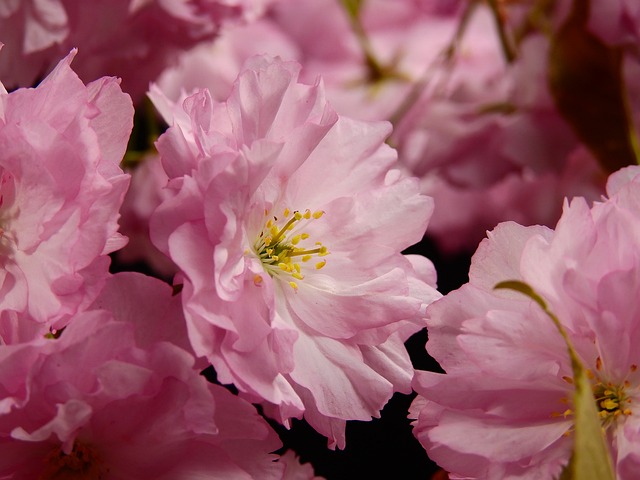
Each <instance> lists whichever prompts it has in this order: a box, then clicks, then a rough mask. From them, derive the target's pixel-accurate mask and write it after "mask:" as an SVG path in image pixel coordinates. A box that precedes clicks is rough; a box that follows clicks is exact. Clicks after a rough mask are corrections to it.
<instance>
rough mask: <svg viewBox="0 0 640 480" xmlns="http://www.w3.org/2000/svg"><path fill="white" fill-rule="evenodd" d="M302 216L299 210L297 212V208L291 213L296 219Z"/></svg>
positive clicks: (300, 218)
mask: <svg viewBox="0 0 640 480" xmlns="http://www.w3.org/2000/svg"><path fill="white" fill-rule="evenodd" d="M302 217H303V215H302V214H301V213H300V212H298V211H297V210H296V211H295V212H294V213H293V218H295V219H296V220H302ZM305 218H306V217H305Z"/></svg>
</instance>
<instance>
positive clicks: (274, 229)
mask: <svg viewBox="0 0 640 480" xmlns="http://www.w3.org/2000/svg"><path fill="white" fill-rule="evenodd" d="M269 231H270V232H271V235H273V236H274V237H277V236H278V233H280V229H279V228H278V226H277V225H272V226H271V227H270V228H269Z"/></svg>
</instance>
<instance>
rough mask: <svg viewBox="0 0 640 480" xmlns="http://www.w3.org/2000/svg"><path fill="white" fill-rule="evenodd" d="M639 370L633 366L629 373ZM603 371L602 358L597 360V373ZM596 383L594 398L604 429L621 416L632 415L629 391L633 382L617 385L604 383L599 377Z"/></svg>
mask: <svg viewBox="0 0 640 480" xmlns="http://www.w3.org/2000/svg"><path fill="white" fill-rule="evenodd" d="M637 369H638V366H637V365H631V366H630V367H629V372H630V373H633V372H635V371H636V370H637ZM601 370H602V360H601V359H600V357H598V358H597V359H596V371H598V372H600V371H601ZM595 380H597V381H595V382H594V384H593V386H592V389H593V396H594V398H595V399H596V406H597V407H598V415H600V418H601V419H602V427H603V428H607V427H608V426H609V425H611V424H612V423H614V422H615V421H616V419H617V418H618V417H620V415H626V416H629V415H631V414H632V412H631V408H629V407H630V406H631V397H630V396H629V395H628V393H627V390H628V389H630V388H631V382H629V381H628V380H625V381H624V382H622V384H619V385H616V384H614V383H612V382H603V381H601V380H600V378H599V377H596V379H595Z"/></svg>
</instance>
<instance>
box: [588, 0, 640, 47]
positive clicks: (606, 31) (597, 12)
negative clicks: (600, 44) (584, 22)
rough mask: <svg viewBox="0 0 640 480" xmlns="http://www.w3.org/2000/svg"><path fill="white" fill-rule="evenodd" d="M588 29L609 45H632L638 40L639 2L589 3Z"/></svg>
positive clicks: (639, 29)
mask: <svg viewBox="0 0 640 480" xmlns="http://www.w3.org/2000/svg"><path fill="white" fill-rule="evenodd" d="M588 27H589V29H590V30H591V31H592V32H593V33H595V34H596V35H597V36H598V37H600V38H601V39H602V40H604V41H605V42H606V43H608V44H610V45H624V46H632V48H633V49H634V50H635V54H634V55H637V46H638V41H640V2H638V0H611V1H608V2H593V3H592V4H589V22H588Z"/></svg>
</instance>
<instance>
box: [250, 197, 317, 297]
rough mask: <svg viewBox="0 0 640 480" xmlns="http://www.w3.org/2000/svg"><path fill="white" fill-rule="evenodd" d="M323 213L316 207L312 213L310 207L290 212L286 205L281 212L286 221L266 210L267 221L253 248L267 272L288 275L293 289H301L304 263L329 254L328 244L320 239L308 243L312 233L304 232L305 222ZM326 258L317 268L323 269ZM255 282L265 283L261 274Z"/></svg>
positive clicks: (274, 274)
mask: <svg viewBox="0 0 640 480" xmlns="http://www.w3.org/2000/svg"><path fill="white" fill-rule="evenodd" d="M323 214H324V212H323V211H322V210H317V211H315V212H311V210H309V209H307V210H305V211H304V212H300V211H298V210H296V211H294V212H291V211H290V210H289V209H288V208H286V209H285V210H284V212H283V214H282V217H281V218H283V219H284V220H282V221H279V220H278V217H277V216H275V215H274V216H270V215H269V211H267V210H265V217H267V220H266V222H265V224H264V227H263V228H262V231H261V232H260V234H259V235H258V238H257V240H256V242H255V244H254V250H255V252H256V254H257V255H258V257H259V258H260V261H261V262H262V264H263V266H264V269H265V271H266V272H267V273H268V274H269V275H271V276H272V277H274V276H276V275H283V274H284V275H288V276H289V277H290V278H291V280H289V281H288V283H289V285H290V286H291V288H293V289H294V290H295V291H297V290H298V283H297V282H296V280H303V279H304V275H303V274H302V267H303V266H302V265H301V263H302V264H305V263H307V262H309V261H311V260H312V259H313V258H317V257H324V256H326V255H328V254H329V252H328V251H327V247H325V246H324V245H322V243H321V242H314V243H313V244H312V245H309V243H310V242H309V241H308V240H309V237H310V236H309V234H308V233H306V232H304V231H302V225H304V224H305V223H306V222H310V221H313V220H317V219H319V218H320V217H322V215H323ZM326 263H327V262H326V260H324V259H322V260H320V261H318V262H316V263H315V269H316V270H320V269H321V268H322V267H324V266H325V265H326ZM254 283H255V284H256V285H259V284H260V283H262V277H261V276H260V275H256V277H255V278H254Z"/></svg>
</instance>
